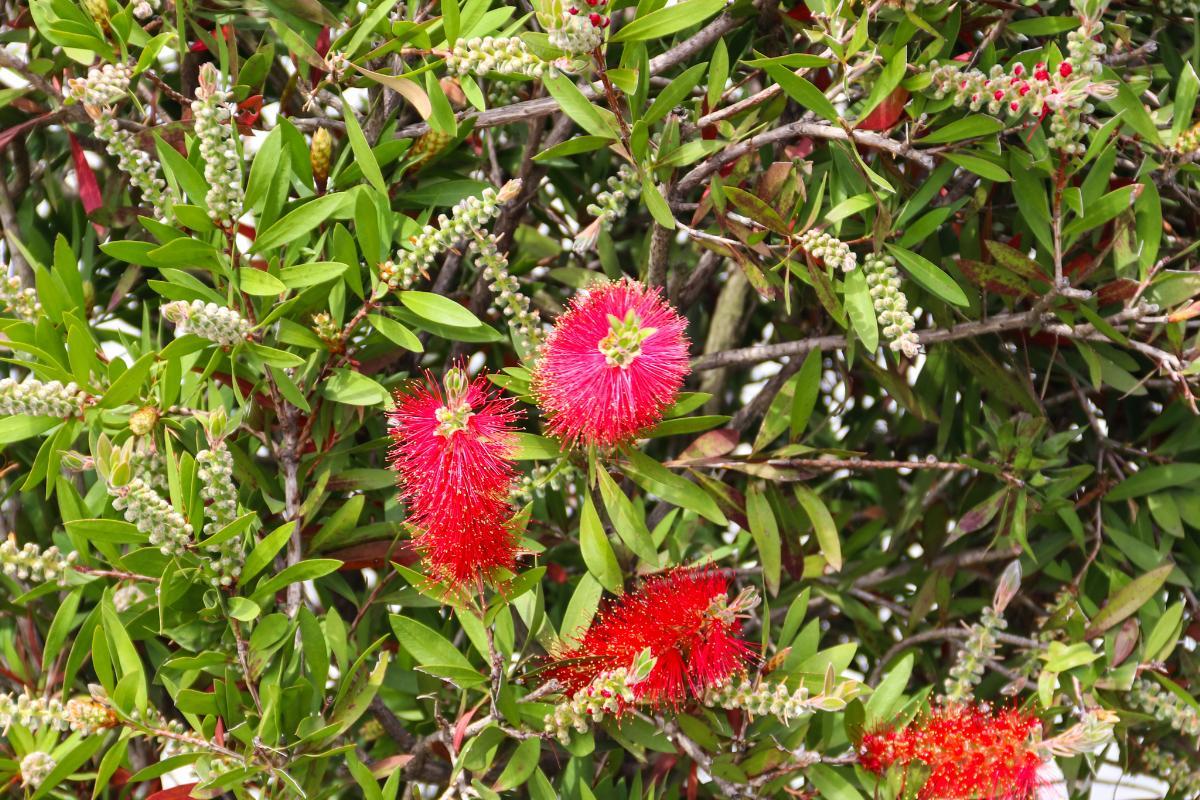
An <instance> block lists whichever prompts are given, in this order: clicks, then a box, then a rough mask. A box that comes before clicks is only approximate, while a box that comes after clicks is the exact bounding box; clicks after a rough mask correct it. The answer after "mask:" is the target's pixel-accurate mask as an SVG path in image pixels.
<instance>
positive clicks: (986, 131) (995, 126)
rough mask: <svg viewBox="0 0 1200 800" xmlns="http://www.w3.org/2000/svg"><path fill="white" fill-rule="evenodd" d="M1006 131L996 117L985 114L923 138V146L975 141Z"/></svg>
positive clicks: (964, 120)
mask: <svg viewBox="0 0 1200 800" xmlns="http://www.w3.org/2000/svg"><path fill="white" fill-rule="evenodd" d="M1002 130H1004V123H1003V122H1001V121H1000V120H998V119H996V118H995V117H989V116H985V115H983V114H972V115H970V116H968V117H963V118H962V119H956V120H955V121H954V122H951V123H950V124H948V125H943V126H942V127H940V128H938V129H937V130H935V131H933V132H932V133H930V134H929V135H927V136H922V137H921V138H920V139H918V140H917V141H919V142H920V143H921V144H946V143H948V142H961V141H962V140H964V139H974V138H977V137H979V136H991V135H992V134H994V133H999V132H1000V131H1002Z"/></svg>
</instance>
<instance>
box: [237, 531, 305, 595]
mask: <svg viewBox="0 0 1200 800" xmlns="http://www.w3.org/2000/svg"><path fill="white" fill-rule="evenodd" d="M295 527H296V523H295V522H285V523H284V524H283V525H280V526H279V527H278V528H276V529H275V530H273V531H271V532H270V533H269V534H267V535H266V536H264V537H263V538H261V539H259V540H258V543H257V544H255V545H254V549H253V550H251V551H250V555H248V556H246V561H245V563H244V564H242V574H241V576H240V577H239V578H238V585H239V586H245V585H246V584H247V583H248V582H249V581H250V580H251V579H252V578H253V577H254V576H256V575H258V573H260V572H262V571H263V570H264V569H266V568H267V566H268V565H269V564H270V563H271V562H272V561H273V560H274V559H275V556H276V554H278V553H279V551H280V550H282V549H283V546H284V545H285V544H287V541H288V538H289V537H290V536H291V535H292V530H293V529H294V528H295Z"/></svg>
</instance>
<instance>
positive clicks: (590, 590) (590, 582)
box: [559, 572, 604, 642]
mask: <svg viewBox="0 0 1200 800" xmlns="http://www.w3.org/2000/svg"><path fill="white" fill-rule="evenodd" d="M603 593H604V587H603V586H601V585H600V581H598V580H596V579H595V578H593V577H592V574H591V573H590V572H588V573H584V574H583V575H581V576H580V578H579V584H578V585H577V586H576V587H575V591H574V592H573V593H572V594H571V599H570V601H568V603H567V610H566V611H565V612H564V613H563V621H562V627H561V628H560V629H559V630H560V633H561V636H562V639H563V641H564V642H570V641H573V640H574V638H575V637H577V636H582V635H583V633H584V631H586V630H587V629H588V628H589V627H591V624H592V617H594V616H596V609H597V608H599V606H600V595H602V594H603Z"/></svg>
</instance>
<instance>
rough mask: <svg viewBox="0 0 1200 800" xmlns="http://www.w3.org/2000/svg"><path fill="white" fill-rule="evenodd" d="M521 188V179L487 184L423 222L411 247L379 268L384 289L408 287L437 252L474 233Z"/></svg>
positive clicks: (444, 250)
mask: <svg viewBox="0 0 1200 800" xmlns="http://www.w3.org/2000/svg"><path fill="white" fill-rule="evenodd" d="M520 191H521V181H520V180H511V181H509V182H508V183H506V184H504V185H503V186H501V187H500V189H499V190H496V189H493V188H491V187H490V186H489V187H488V188H487V189H484V190H483V194H482V195H481V196H480V197H468V198H466V199H465V200H460V201H459V202H458V203H457V204H455V206H454V208H452V209H450V214H449V215H448V216H447V215H446V214H438V217H437V224H436V225H426V226H425V227H424V228H422V229H421V232H420V233H418V234H417V235H416V237H414V239H413V246H412V249H411V250H400V251H398V252H397V253H396V259H395V261H387V262H384V263H383V264H381V265H380V267H379V280H380V281H381V282H382V283H383V284H384V285H385V286H386V287H387V291H392V290H395V289H403V288H406V287H407V286H411V285H412V283H413V282H415V281H416V278H417V276H418V275H420V274H423V273H424V272H425V270H426V268H427V267H429V266H431V265H432V264H433V262H434V259H436V258H437V257H438V256H439V255H441V254H442V253H444V252H446V251H447V250H449V249H450V248H451V247H452V246H453V245H454V243H455V242H457V241H459V240H460V239H463V238H465V237H467V236H471V235H473V234H474V233H475V232H476V231H477V230H478V229H479V228H481V227H483V226H484V225H486V224H487V223H489V222H491V221H492V220H493V219H495V218H496V215H498V214H499V213H500V209H501V208H502V207H503V206H504V204H505V203H507V202H508V201H509V200H512V199H513V198H514V197H516V196H517V193H518V192H520Z"/></svg>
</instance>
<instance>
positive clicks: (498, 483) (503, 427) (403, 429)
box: [388, 367, 519, 588]
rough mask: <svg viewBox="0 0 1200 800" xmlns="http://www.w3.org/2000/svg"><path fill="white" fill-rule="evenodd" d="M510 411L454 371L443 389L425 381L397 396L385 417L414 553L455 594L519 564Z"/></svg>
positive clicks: (479, 380)
mask: <svg viewBox="0 0 1200 800" xmlns="http://www.w3.org/2000/svg"><path fill="white" fill-rule="evenodd" d="M513 406H514V401H513V400H510V399H506V398H501V397H499V396H497V394H496V392H495V390H494V388H493V387H491V385H490V384H489V383H488V380H487V378H486V377H484V376H483V375H480V376H478V377H476V378H475V379H474V380H471V379H470V378H469V377H468V376H467V374H466V372H465V371H463V370H462V369H460V368H457V367H456V368H453V369H451V370H449V371H448V372H447V373H446V376H445V379H444V380H443V384H442V386H441V387H439V386H437V385H435V384H434V383H433V381H432V378H427V380H426V381H425V382H423V383H416V384H414V385H413V386H411V387H410V388H409V389H408V390H407V391H402V392H400V393H397V395H396V408H395V409H394V410H393V411H391V412H389V415H388V416H389V418H390V421H391V424H392V442H393V444H392V448H391V450H390V459H391V465H392V469H394V470H395V471H396V473H397V476H398V479H399V482H400V487H401V497H402V498H403V499H404V501H405V503H406V504H407V505H408V520H409V523H410V524H411V525H412V526H413V527H414V528H415V529H416V545H417V548H418V549H419V550H420V551H421V552H422V553H423V554H424V556H425V561H426V565H427V567H428V570H429V573H430V575H431V577H433V578H435V579H437V580H443V581H446V582H447V583H448V584H450V585H451V586H452V587H455V588H457V587H460V586H462V585H463V584H466V583H468V582H472V581H475V580H479V579H483V578H489V577H491V576H492V575H493V574H494V573H495V572H496V571H497V570H499V569H511V568H512V567H513V566H514V565H515V562H516V556H517V542H516V536H515V533H514V531H513V530H511V528H510V526H509V518H510V517H511V516H512V507H511V505H510V504H509V494H510V491H511V489H512V485H513V481H514V480H515V478H516V474H517V473H516V469H515V467H514V466H513V461H512V453H513V448H514V446H515V442H516V439H515V436H514V429H513V423H514V422H516V420H517V419H518V417H519V412H517V411H516V410H515V409H514V407H513Z"/></svg>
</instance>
